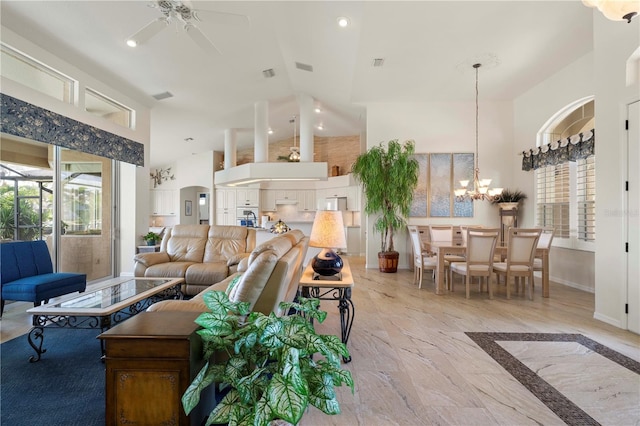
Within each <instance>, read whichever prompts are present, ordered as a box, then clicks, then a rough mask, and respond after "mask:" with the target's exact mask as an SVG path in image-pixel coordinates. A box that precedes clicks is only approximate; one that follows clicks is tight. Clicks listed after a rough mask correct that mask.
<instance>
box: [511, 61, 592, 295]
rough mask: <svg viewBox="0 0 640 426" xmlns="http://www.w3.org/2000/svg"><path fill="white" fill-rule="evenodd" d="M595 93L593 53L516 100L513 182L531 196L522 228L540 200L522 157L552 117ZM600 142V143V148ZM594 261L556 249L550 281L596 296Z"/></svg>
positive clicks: (532, 218) (587, 255) (531, 218)
mask: <svg viewBox="0 0 640 426" xmlns="http://www.w3.org/2000/svg"><path fill="white" fill-rule="evenodd" d="M594 90H595V88H594V71H593V52H591V53H589V54H586V55H584V56H583V57H581V58H580V59H578V60H576V61H574V62H573V63H571V64H569V65H568V66H566V67H564V68H562V69H561V70H559V71H558V72H557V73H555V74H554V75H552V76H551V77H549V78H547V79H546V80H544V81H542V82H541V83H540V84H538V85H536V86H534V87H532V88H531V89H529V90H528V91H526V92H525V93H523V94H522V95H520V96H518V97H517V98H516V99H515V100H514V102H513V105H514V135H515V137H514V143H513V158H514V159H517V160H514V162H513V181H514V184H515V186H517V187H518V188H520V189H521V190H523V191H524V192H525V193H526V194H527V195H529V198H528V199H527V202H526V203H525V204H523V207H522V208H521V216H520V219H521V224H522V225H521V226H534V225H535V201H536V200H535V174H534V171H533V170H532V171H529V172H525V171H522V156H520V155H519V154H520V153H522V151H528V150H529V149H531V148H535V147H536V135H537V134H538V132H540V131H541V129H542V128H543V127H544V125H545V123H546V122H547V121H548V120H549V119H550V118H551V117H552V116H554V115H555V114H556V113H557V112H558V111H560V110H562V109H564V108H565V107H566V106H568V105H569V104H572V103H573V102H575V101H577V100H579V99H583V98H585V97H587V96H593V95H594ZM597 104H598V101H597V100H596V105H597ZM596 120H597V118H596ZM596 132H598V130H596ZM599 141H600V139H598V142H596V145H597V144H598V143H599ZM598 165H599V161H598ZM598 178H599V176H598ZM599 200H600V196H599V195H598V201H599ZM597 233H598V236H597V237H596V238H598V239H599V238H600V237H601V234H600V233H599V232H597ZM594 259H595V255H594V253H593V252H588V251H579V250H567V249H562V248H557V247H554V248H552V250H551V255H550V268H549V269H550V273H549V274H550V275H549V276H550V279H551V280H552V281H555V282H559V283H563V284H565V285H568V286H571V287H575V288H579V289H581V290H585V291H590V292H594V291H595V268H594Z"/></svg>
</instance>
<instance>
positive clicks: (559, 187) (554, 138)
mask: <svg viewBox="0 0 640 426" xmlns="http://www.w3.org/2000/svg"><path fill="white" fill-rule="evenodd" d="M593 111H594V102H593V100H591V101H588V102H585V103H583V104H581V105H579V106H578V107H574V108H573V109H572V110H571V111H568V112H567V113H565V114H564V115H563V116H562V117H561V118H559V119H558V120H557V121H556V122H555V123H553V124H552V125H550V126H549V127H548V128H547V132H548V133H546V134H544V135H542V140H541V141H540V142H541V144H540V145H541V146H545V147H546V146H547V145H549V144H551V145H553V146H554V148H555V147H556V145H555V144H557V143H558V141H562V144H567V139H568V138H569V137H572V139H573V137H574V136H573V135H577V134H580V133H583V134H587V133H589V131H590V130H591V129H592V128H593V124H594V114H593ZM576 141H577V140H576ZM569 143H570V142H569ZM561 146H562V145H561ZM559 152H560V150H558V153H559ZM550 154H552V155H551V157H555V158H554V159H553V160H552V161H550V162H551V163H553V164H551V165H547V166H543V167H540V168H537V169H536V171H535V180H536V225H537V226H541V227H552V228H553V229H554V230H555V236H554V240H553V241H554V245H557V246H561V247H566V248H574V249H580V250H594V249H595V247H594V244H593V243H594V241H595V238H596V229H595V203H596V174H595V173H596V172H595V165H596V157H595V155H590V156H586V155H583V153H580V154H579V155H577V157H578V158H575V157H574V161H570V159H569V158H568V157H567V155H566V154H562V155H557V154H553V153H550ZM584 157H586V158H584Z"/></svg>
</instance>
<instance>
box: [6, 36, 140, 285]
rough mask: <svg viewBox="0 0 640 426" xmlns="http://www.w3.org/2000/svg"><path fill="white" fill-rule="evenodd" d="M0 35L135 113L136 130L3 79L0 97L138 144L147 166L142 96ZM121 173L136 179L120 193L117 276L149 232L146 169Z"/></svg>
mask: <svg viewBox="0 0 640 426" xmlns="http://www.w3.org/2000/svg"><path fill="white" fill-rule="evenodd" d="M1 31H2V41H3V42H4V43H6V44H8V45H9V46H12V47H14V48H15V49H18V50H19V51H21V52H23V53H25V54H26V55H28V56H31V57H32V58H35V59H37V60H39V61H41V62H43V63H45V64H47V65H49V66H50V67H52V68H54V69H56V70H58V71H60V72H62V73H64V74H66V75H67V76H69V77H71V78H72V79H74V80H77V81H79V82H80V87H81V88H80V89H79V90H82V88H83V87H85V86H90V87H91V88H93V89H95V90H97V91H99V92H100V93H103V94H104V95H106V96H108V97H110V98H112V99H114V100H116V101H118V102H121V103H122V104H124V105H127V106H129V107H131V108H133V109H135V111H136V122H135V129H128V128H125V127H122V126H119V125H117V124H115V123H113V122H111V121H108V120H106V119H104V118H102V117H98V116H95V115H93V114H89V113H87V112H86V111H84V108H80V107H79V106H75V105H71V104H66V103H63V102H61V101H58V100H56V99H54V98H52V97H50V96H47V95H44V94H42V93H40V92H37V91H35V90H33V89H30V88H28V87H25V86H22V85H20V84H18V83H15V82H13V81H11V80H7V79H2V81H1V86H2V92H3V93H5V94H7V95H10V96H13V97H15V98H18V99H21V100H23V101H26V102H29V103H31V104H33V105H37V106H39V107H41V108H45V109H48V110H50V111H54V112H56V113H58V114H61V115H64V116H66V117H69V118H72V119H74V120H78V121H80V122H82V123H86V124H89V125H92V126H95V127H97V128H99V129H103V130H105V131H108V132H111V133H114V134H117V135H119V136H122V137H125V138H128V139H131V140H134V141H136V142H139V143H141V144H143V145H144V161H145V164H148V162H149V138H150V119H151V117H150V112H149V111H150V110H149V107H148V106H147V104H146V102H147V100H146V99H145V98H144V97H143V96H138V97H136V94H134V93H131V91H128V92H127V95H125V94H123V93H122V92H119V91H118V90H116V89H115V88H113V87H109V86H107V85H105V84H103V83H102V82H101V81H100V80H98V78H97V77H96V76H95V75H91V74H88V73H86V72H84V71H82V70H80V69H78V68H76V67H75V66H73V65H71V64H70V63H69V62H66V61H64V60H62V59H60V58H58V57H56V56H54V55H52V54H51V53H49V52H48V51H46V50H43V49H42V48H40V47H39V46H37V45H35V44H33V43H31V42H30V41H28V40H26V39H25V38H23V37H21V36H20V35H18V34H16V33H14V32H13V31H11V30H9V29H7V28H5V27H2V28H1ZM123 169H124V176H125V177H126V178H128V180H126V181H125V182H131V179H133V178H134V177H136V178H137V179H136V180H135V184H134V185H123V186H122V188H121V191H120V196H121V199H120V200H119V201H120V206H121V207H125V206H126V209H125V208H122V209H121V217H120V223H121V226H122V228H121V229H117V230H116V235H115V238H116V240H115V241H116V244H117V245H119V250H118V251H117V253H118V259H117V260H116V261H117V264H118V265H119V266H120V268H119V271H116V272H117V273H120V272H124V273H126V272H128V271H133V261H132V259H133V256H134V255H135V248H136V243H135V241H136V237H137V235H142V234H144V233H146V232H147V229H148V223H147V222H148V221H147V216H146V215H147V212H148V209H149V186H148V185H149V179H142V180H140V177H141V176H149V169H148V167H139V168H136V167H135V166H132V165H124V166H123Z"/></svg>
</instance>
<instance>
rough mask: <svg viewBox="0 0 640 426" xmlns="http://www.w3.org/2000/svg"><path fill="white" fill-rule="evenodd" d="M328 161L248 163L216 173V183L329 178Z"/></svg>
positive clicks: (234, 183) (238, 183) (232, 184)
mask: <svg viewBox="0 0 640 426" xmlns="http://www.w3.org/2000/svg"><path fill="white" fill-rule="evenodd" d="M328 169H329V165H328V163H319V162H309V163H308V162H301V163H289V162H280V163H247V164H242V165H241V166H236V167H231V168H230V169H227V170H220V171H217V172H215V173H214V177H213V183H214V184H215V185H227V186H243V185H250V184H253V183H259V182H270V181H304V180H327V177H328Z"/></svg>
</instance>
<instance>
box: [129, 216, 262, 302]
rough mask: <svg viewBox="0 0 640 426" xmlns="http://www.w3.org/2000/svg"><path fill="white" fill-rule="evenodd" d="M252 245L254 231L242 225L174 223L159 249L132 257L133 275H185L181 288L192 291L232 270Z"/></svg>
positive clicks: (177, 276) (208, 284)
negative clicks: (133, 262)
mask: <svg viewBox="0 0 640 426" xmlns="http://www.w3.org/2000/svg"><path fill="white" fill-rule="evenodd" d="M255 245H256V231H255V230H254V229H250V228H246V227H244V226H217V225H211V226H210V225H176V226H174V227H173V228H170V229H167V230H166V232H165V235H164V237H163V238H162V243H161V245H160V251H159V252H157V253H138V254H137V255H136V256H135V257H134V261H135V265H134V275H135V276H136V277H171V278H184V280H185V284H184V285H183V286H182V292H183V293H184V294H185V295H195V294H198V293H199V292H201V291H202V290H203V289H205V288H207V287H209V286H210V285H211V284H215V283H218V282H220V281H222V280H224V279H225V278H227V277H228V276H229V275H231V274H233V273H235V272H236V271H237V268H238V263H240V261H241V260H242V259H243V258H245V257H247V256H249V253H250V252H251V250H253V248H254V247H255Z"/></svg>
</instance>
